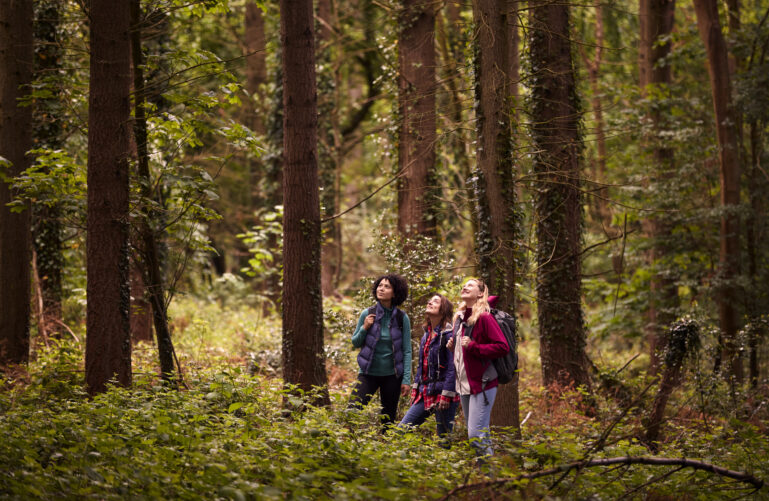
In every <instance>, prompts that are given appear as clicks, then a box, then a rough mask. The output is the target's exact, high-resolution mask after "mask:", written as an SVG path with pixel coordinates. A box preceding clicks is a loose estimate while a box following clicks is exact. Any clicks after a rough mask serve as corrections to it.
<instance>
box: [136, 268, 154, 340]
mask: <svg viewBox="0 0 769 501" xmlns="http://www.w3.org/2000/svg"><path fill="white" fill-rule="evenodd" d="M145 288H146V286H145V285H144V277H143V276H142V270H141V268H140V265H139V263H137V262H136V259H131V343H132V345H134V346H135V345H136V343H138V342H139V341H144V342H146V343H151V342H152V340H153V337H152V305H151V304H150V302H149V301H147V299H146V298H145V297H144V291H145Z"/></svg>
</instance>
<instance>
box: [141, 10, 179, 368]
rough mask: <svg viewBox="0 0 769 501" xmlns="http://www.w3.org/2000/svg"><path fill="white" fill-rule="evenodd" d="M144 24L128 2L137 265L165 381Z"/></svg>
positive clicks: (168, 351) (168, 356) (169, 354)
mask: <svg viewBox="0 0 769 501" xmlns="http://www.w3.org/2000/svg"><path fill="white" fill-rule="evenodd" d="M143 22H144V21H143V18H142V12H141V2H140V1H139V0H131V28H132V29H131V58H132V67H133V86H134V136H135V139H136V141H135V145H136V168H137V181H138V182H139V186H140V189H139V192H140V193H141V196H142V201H141V211H140V212H141V215H140V216H139V218H138V220H137V222H138V230H139V240H140V245H139V253H140V257H141V261H140V263H141V268H142V271H143V275H144V283H145V284H146V286H147V295H148V297H149V302H150V304H151V305H152V319H153V324H154V326H155V336H156V338H157V340H158V357H159V359H160V374H161V376H162V377H163V379H164V380H166V381H170V380H172V379H173V375H174V347H173V342H172V340H171V329H170V328H169V326H168V310H167V308H166V294H165V293H166V290H165V284H164V281H163V273H162V267H161V263H160V255H159V252H158V242H157V237H156V234H155V228H157V227H159V226H161V225H159V224H158V216H157V214H156V213H155V212H154V211H153V209H152V208H151V205H150V204H151V203H152V202H153V201H154V202H159V201H158V200H157V198H158V197H156V196H155V195H154V193H153V191H152V185H153V183H152V176H151V173H150V158H149V145H148V135H147V116H146V112H145V109H144V107H145V105H146V101H147V92H146V82H145V79H144V56H143V54H142V23H143Z"/></svg>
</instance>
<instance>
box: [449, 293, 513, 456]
mask: <svg viewBox="0 0 769 501" xmlns="http://www.w3.org/2000/svg"><path fill="white" fill-rule="evenodd" d="M460 297H461V298H462V302H461V303H460V304H459V306H458V307H457V314H456V315H455V317H454V337H452V338H451V340H449V343H448V348H449V349H450V350H453V351H454V367H455V370H456V380H457V381H456V390H457V393H459V396H460V402H461V403H462V412H463V413H464V415H465V420H466V422H467V437H468V438H469V439H470V443H471V445H472V446H473V447H474V448H475V451H476V454H477V455H479V456H490V455H491V453H492V449H491V440H489V437H488V433H489V421H490V420H491V408H492V406H493V405H494V397H496V395H497V384H498V381H497V372H496V370H495V369H494V364H492V363H491V360H492V359H494V358H499V357H501V356H504V355H505V354H506V353H507V352H508V351H509V350H510V347H509V346H508V344H507V340H506V339H505V335H504V334H503V333H502V329H500V328H499V324H497V321H496V320H494V317H493V316H492V315H491V313H490V311H491V307H490V305H489V289H488V287H486V284H485V283H483V280H480V279H477V278H471V279H470V280H468V281H467V282H466V283H465V285H464V286H463V287H462V291H461V292H460Z"/></svg>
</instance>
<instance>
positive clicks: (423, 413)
mask: <svg viewBox="0 0 769 501" xmlns="http://www.w3.org/2000/svg"><path fill="white" fill-rule="evenodd" d="M424 330H425V333H424V335H423V336H422V340H421V341H420V342H419V364H417V373H416V376H415V377H414V384H413V385H412V389H411V406H410V407H409V410H408V411H407V412H406V415H405V416H403V419H402V420H401V422H400V424H399V426H406V425H411V426H419V425H420V424H422V423H424V422H425V421H426V420H427V418H428V417H429V416H430V414H433V413H434V414H435V421H436V429H437V432H438V436H439V437H443V436H445V435H446V434H447V433H450V432H451V430H452V429H453V428H454V416H455V415H456V413H457V408H458V407H459V395H458V394H457V392H456V391H454V385H455V383H456V375H455V371H454V354H453V353H451V351H449V349H448V348H446V343H448V342H449V339H451V338H452V337H453V335H454V332H453V330H452V326H451V324H448V325H445V326H443V328H439V329H438V330H436V331H433V330H432V326H430V325H428V326H427V327H425V329H424ZM439 402H448V403H449V407H448V409H443V410H441V409H439V408H438V403H439Z"/></svg>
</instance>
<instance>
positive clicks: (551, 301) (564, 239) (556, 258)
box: [529, 0, 590, 386]
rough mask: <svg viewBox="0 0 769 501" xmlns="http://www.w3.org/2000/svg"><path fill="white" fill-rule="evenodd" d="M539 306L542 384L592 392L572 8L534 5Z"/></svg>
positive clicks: (545, 2) (536, 1)
mask: <svg viewBox="0 0 769 501" xmlns="http://www.w3.org/2000/svg"><path fill="white" fill-rule="evenodd" d="M529 6H530V8H531V28H530V34H531V41H530V48H531V49H530V50H531V61H532V66H533V67H534V68H536V71H535V73H534V75H532V79H531V81H532V88H531V100H532V105H531V118H532V126H531V127H532V131H531V132H532V139H533V143H534V151H535V152H536V153H535V155H534V166H533V167H534V172H535V173H536V195H535V197H536V200H535V217H536V221H537V227H536V236H537V249H536V258H537V285H536V288H537V301H538V305H539V306H538V320H539V337H540V357H541V360H542V376H543V383H544V384H545V385H546V386H551V385H553V384H557V385H561V386H568V385H571V384H574V385H575V386H579V385H589V384H590V380H589V375H588V358H587V353H586V349H585V344H586V333H585V325H584V319H583V314H582V304H581V297H582V295H581V272H582V267H581V253H580V250H581V240H582V197H581V181H580V152H581V151H582V148H583V145H582V138H581V136H580V133H579V120H580V110H579V107H578V104H577V101H578V100H577V90H576V84H575V80H574V66H573V60H572V52H571V50H572V49H571V44H570V21H569V5H568V4H567V3H554V2H551V1H549V0H530V1H529Z"/></svg>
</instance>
